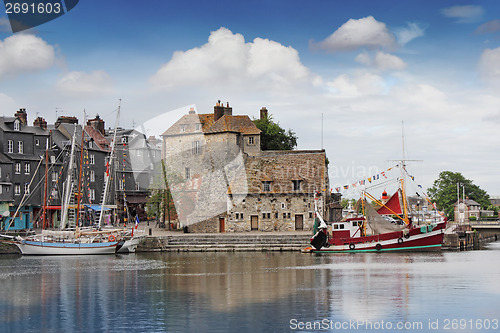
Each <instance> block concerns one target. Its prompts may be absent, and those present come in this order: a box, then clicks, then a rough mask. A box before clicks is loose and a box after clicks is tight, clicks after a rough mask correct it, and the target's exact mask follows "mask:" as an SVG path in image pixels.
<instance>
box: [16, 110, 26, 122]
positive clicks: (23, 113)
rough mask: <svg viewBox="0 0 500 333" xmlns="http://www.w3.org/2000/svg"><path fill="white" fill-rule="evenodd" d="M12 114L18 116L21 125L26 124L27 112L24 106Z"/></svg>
mask: <svg viewBox="0 0 500 333" xmlns="http://www.w3.org/2000/svg"><path fill="white" fill-rule="evenodd" d="M14 116H15V117H18V118H19V119H20V120H21V123H22V124H23V125H28V113H26V109H25V108H21V109H19V111H17V112H16V114H14Z"/></svg>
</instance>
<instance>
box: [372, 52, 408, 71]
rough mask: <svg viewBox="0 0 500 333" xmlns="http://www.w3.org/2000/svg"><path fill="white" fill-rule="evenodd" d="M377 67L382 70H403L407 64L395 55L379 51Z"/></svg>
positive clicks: (376, 60) (376, 59)
mask: <svg viewBox="0 0 500 333" xmlns="http://www.w3.org/2000/svg"><path fill="white" fill-rule="evenodd" d="M375 66H376V68H377V69H380V70H402V69H405V68H406V63H405V62H404V61H403V60H402V59H401V58H399V57H397V56H395V55H393V54H389V53H385V52H382V51H378V52H377V53H376V54H375Z"/></svg>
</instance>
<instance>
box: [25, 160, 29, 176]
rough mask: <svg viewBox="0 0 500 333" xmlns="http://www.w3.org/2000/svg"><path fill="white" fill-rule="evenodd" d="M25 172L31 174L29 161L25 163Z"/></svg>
mask: <svg viewBox="0 0 500 333" xmlns="http://www.w3.org/2000/svg"><path fill="white" fill-rule="evenodd" d="M24 173H25V174H27V175H29V174H30V164H29V162H27V163H25V164H24Z"/></svg>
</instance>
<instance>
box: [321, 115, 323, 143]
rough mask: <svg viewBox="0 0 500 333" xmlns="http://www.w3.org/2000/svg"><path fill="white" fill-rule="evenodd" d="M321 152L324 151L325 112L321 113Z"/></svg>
mask: <svg viewBox="0 0 500 333" xmlns="http://www.w3.org/2000/svg"><path fill="white" fill-rule="evenodd" d="M321 150H323V112H321Z"/></svg>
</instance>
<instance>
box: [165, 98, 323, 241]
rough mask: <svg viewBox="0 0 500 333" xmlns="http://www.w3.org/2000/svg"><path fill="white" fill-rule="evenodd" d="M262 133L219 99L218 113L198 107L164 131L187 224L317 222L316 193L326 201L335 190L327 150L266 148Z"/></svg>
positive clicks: (239, 227)
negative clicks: (202, 111)
mask: <svg viewBox="0 0 500 333" xmlns="http://www.w3.org/2000/svg"><path fill="white" fill-rule="evenodd" d="M262 117H267V109H266V108H262V109H261V118H262ZM260 133H261V131H260V130H259V129H258V128H257V127H256V126H255V124H254V123H253V122H252V121H251V120H250V118H249V117H248V116H246V115H233V110H232V108H231V107H230V106H229V103H228V104H227V105H226V106H224V105H223V104H221V103H220V101H219V102H218V103H217V104H216V105H215V106H214V112H213V113H209V114H196V112H195V111H194V109H191V110H190V111H189V113H188V114H187V115H184V116H183V117H182V118H181V119H179V120H178V121H177V122H176V123H175V124H173V125H172V126H171V127H170V128H169V129H167V130H166V131H165V132H164V133H163V134H162V138H163V151H162V156H163V158H164V159H165V162H166V165H167V168H168V170H169V171H168V173H169V176H168V177H169V178H170V179H169V180H170V183H172V184H174V185H172V192H173V195H174V201H175V202H176V209H177V213H178V214H179V219H180V221H181V223H182V224H183V225H189V229H190V230H191V231H195V232H225V231H232V232H241V231H250V230H260V231H290V230H311V229H312V227H313V224H314V193H315V191H320V192H321V193H323V196H322V197H321V199H320V200H319V205H320V207H321V209H324V207H325V205H324V202H325V200H324V198H325V196H326V193H328V192H327V191H326V190H327V189H328V187H329V181H328V172H327V164H326V153H325V151H324V150H307V151H306V150H292V151H261V149H260ZM179 179H180V181H179ZM322 190H323V191H322Z"/></svg>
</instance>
